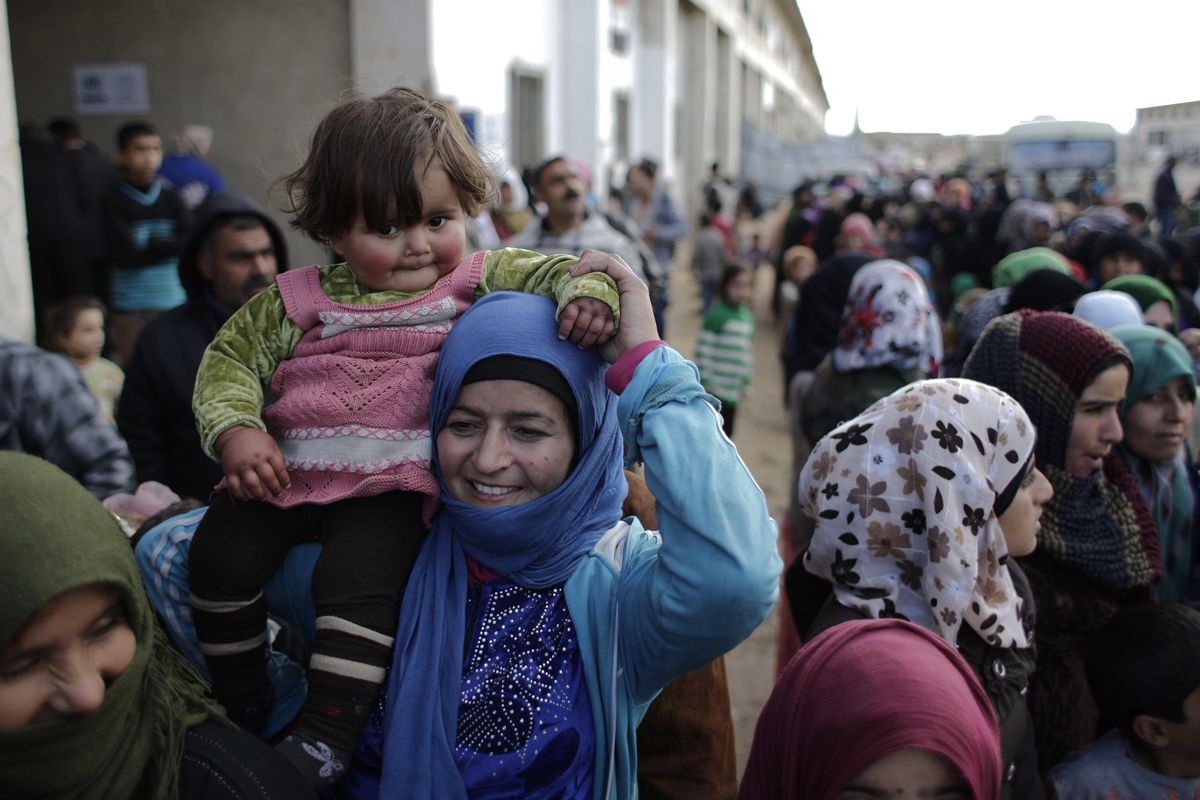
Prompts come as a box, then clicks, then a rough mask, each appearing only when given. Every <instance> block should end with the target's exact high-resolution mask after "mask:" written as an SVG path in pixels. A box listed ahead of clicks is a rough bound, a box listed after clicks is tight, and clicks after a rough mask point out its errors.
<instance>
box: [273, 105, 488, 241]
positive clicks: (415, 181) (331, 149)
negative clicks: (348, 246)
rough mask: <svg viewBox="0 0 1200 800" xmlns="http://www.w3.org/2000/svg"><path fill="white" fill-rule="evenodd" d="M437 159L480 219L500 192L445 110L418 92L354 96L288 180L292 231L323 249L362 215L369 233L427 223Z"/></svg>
mask: <svg viewBox="0 0 1200 800" xmlns="http://www.w3.org/2000/svg"><path fill="white" fill-rule="evenodd" d="M434 159H438V160H439V161H441V163H442V168H443V169H445V170H446V174H447V175H448V176H449V178H450V183H451V184H453V185H454V188H455V190H456V191H457V193H458V199H459V202H460V203H461V204H462V209H463V213H464V214H466V215H467V216H468V217H473V216H475V215H476V214H478V213H479V211H480V209H482V208H483V207H484V206H485V205H486V204H487V202H488V200H489V199H490V198H491V197H492V195H493V194H494V193H495V179H494V178H493V177H492V174H491V172H490V171H489V170H488V168H487V167H486V166H484V163H483V161H482V160H481V159H480V158H479V154H478V153H477V152H476V151H475V145H474V143H473V142H472V141H471V136H470V134H468V133H467V129H466V126H465V125H463V121H462V118H461V117H459V115H458V114H457V113H455V112H454V110H453V109H451V108H450V107H449V106H447V105H446V104H445V103H442V102H440V101H438V100H434V99H433V98H431V97H428V96H426V95H424V94H422V93H421V92H418V91H416V90H415V89H406V88H396V89H391V90H389V91H386V92H384V93H383V94H381V95H378V96H376V97H369V98H368V97H363V96H362V95H357V94H355V95H350V96H349V98H348V99H347V100H345V101H344V102H342V103H341V104H340V105H338V106H337V108H335V109H333V110H332V111H330V112H329V113H328V114H327V115H326V116H325V118H324V119H322V120H321V122H320V123H319V124H318V125H317V128H316V130H315V131H313V135H312V144H311V146H310V147H309V151H308V157H307V158H306V159H305V160H304V163H303V164H302V165H301V166H300V168H299V169H297V170H296V171H295V172H293V173H292V174H290V175H288V176H287V177H286V178H284V179H283V185H284V188H285V190H286V193H287V204H286V205H285V207H284V210H285V211H287V212H288V213H290V214H293V215H294V216H293V217H292V221H291V225H292V227H293V228H296V229H297V230H300V231H302V232H303V233H304V234H305V235H306V236H308V237H309V238H310V239H313V240H314V241H316V242H318V243H319V244H328V243H329V241H330V239H333V238H335V237H338V236H341V235H343V234H344V233H346V232H347V231H349V230H350V228H351V227H352V226H353V225H354V221H355V219H356V218H357V217H358V215H359V213H361V214H362V216H363V221H364V222H365V223H366V225H367V227H368V228H370V229H379V228H382V227H383V226H384V225H387V224H389V223H394V224H397V225H400V226H402V227H408V226H411V225H415V224H416V223H417V221H418V220H420V219H421V218H422V216H423V215H424V214H423V211H422V208H421V190H420V182H419V181H420V177H419V176H420V174H421V173H423V172H424V170H425V169H427V168H428V167H429V165H430V164H431V163H432V162H433V160H434Z"/></svg>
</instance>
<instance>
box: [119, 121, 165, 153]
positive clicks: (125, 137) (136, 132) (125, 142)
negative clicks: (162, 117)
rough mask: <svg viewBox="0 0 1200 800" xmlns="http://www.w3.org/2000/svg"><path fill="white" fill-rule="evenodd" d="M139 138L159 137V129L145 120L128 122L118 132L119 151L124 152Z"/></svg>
mask: <svg viewBox="0 0 1200 800" xmlns="http://www.w3.org/2000/svg"><path fill="white" fill-rule="evenodd" d="M139 136H158V129H157V128H155V127H154V126H153V125H151V124H150V123H149V122H146V121H145V120H137V121H135V122H127V123H125V124H124V125H122V126H121V129H120V130H118V131H117V149H118V150H124V149H125V148H126V147H129V143H130V142H132V141H133V140H134V139H136V138H138V137H139Z"/></svg>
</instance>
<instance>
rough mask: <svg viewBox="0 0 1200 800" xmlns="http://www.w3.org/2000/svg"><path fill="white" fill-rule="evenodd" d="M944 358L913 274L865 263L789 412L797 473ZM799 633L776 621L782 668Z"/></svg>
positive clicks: (794, 534)
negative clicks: (812, 453)
mask: <svg viewBox="0 0 1200 800" xmlns="http://www.w3.org/2000/svg"><path fill="white" fill-rule="evenodd" d="M941 360H942V332H941V326H940V324H939V322H938V316H937V311H936V310H935V309H934V307H933V303H932V301H931V300H930V297H929V292H928V291H927V290H926V288H925V284H924V283H923V282H922V281H921V279H920V278H919V277H918V276H917V273H916V272H914V271H913V270H911V269H910V268H908V267H907V266H905V265H904V264H902V263H900V262H899V261H892V260H882V261H872V262H870V263H868V264H864V265H863V266H862V267H861V268H859V270H858V272H856V273H855V275H854V278H853V279H852V280H851V282H850V289H849V292H848V293H847V295H846V303H845V306H844V309H843V311H842V318H841V323H840V325H839V327H838V338H837V344H836V346H835V347H834V349H833V350H832V351H831V352H830V353H829V354H828V355H827V356H825V358H824V359H823V360H822V361H821V363H820V365H819V366H818V367H817V369H816V371H815V372H814V373H813V379H812V384H811V387H810V388H809V389H808V391H807V393H806V394H805V395H804V397H803V402H801V403H798V404H797V405H798V407H795V406H794V407H793V408H792V410H791V413H792V415H793V417H792V431H793V435H794V436H795V437H796V441H795V442H794V444H795V448H794V450H795V452H796V453H800V454H802V455H797V456H796V458H795V462H794V466H795V469H796V474H797V475H799V473H800V470H801V468H802V467H803V464H804V458H806V457H807V455H808V453H809V450H810V449H811V443H813V442H816V441H817V440H818V439H820V438H821V437H822V436H824V435H825V434H827V433H829V431H831V430H832V429H833V428H834V427H835V426H837V424H838V423H839V422H841V421H842V420H847V419H850V418H851V417H853V416H855V415H857V414H858V413H860V412H861V411H862V410H863V409H865V408H866V407H867V406H869V405H871V404H872V403H874V402H875V401H876V400H880V399H882V398H884V397H887V396H888V395H889V394H891V393H892V392H894V391H896V390H897V389H899V388H900V387H901V386H905V385H907V384H909V383H912V382H913V381H917V380H921V379H922V378H929V377H935V376H936V375H937V374H938V370H939V369H940V368H941ZM796 486H797V481H795V480H793V482H792V497H791V504H790V508H789V511H788V522H789V525H788V526H787V528H786V529H785V530H786V533H785V536H784V560H785V561H786V562H787V563H788V564H792V566H791V568H789V570H788V574H789V576H790V575H791V574H793V573H794V572H795V571H797V570H799V571H800V572H803V568H802V567H801V566H800V563H799V561H798V560H797V558H796V557H797V556H798V555H799V554H800V553H801V552H803V550H804V548H805V547H806V546H807V545H808V540H809V537H810V536H811V535H812V521H811V520H809V519H808V518H807V517H806V516H805V515H804V514H803V513H801V509H800V500H799V497H798V496H797V495H796V494H795V492H796ZM787 584H788V586H789V588H788V591H789V592H791V591H792V589H791V588H790V587H791V586H792V585H793V584H795V581H794V580H793V579H792V578H791V577H789V578H787ZM801 632H802V630H801ZM796 633H797V631H796V626H795V625H793V624H792V621H791V619H790V616H789V614H788V611H787V609H786V608H785V609H784V610H783V613H782V614H781V615H780V620H779V640H778V645H777V646H778V658H777V665H776V666H777V668H778V669H779V670H782V669H783V667H784V665H785V664H787V662H788V659H789V658H791V656H792V653H794V652H795V651H796V648H797V647H799V646H800V640H799V638H798V637H797V635H796Z"/></svg>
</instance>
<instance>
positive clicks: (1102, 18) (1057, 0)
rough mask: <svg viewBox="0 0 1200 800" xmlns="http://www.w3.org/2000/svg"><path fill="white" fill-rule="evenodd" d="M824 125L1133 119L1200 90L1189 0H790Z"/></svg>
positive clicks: (990, 125) (1123, 125)
mask: <svg viewBox="0 0 1200 800" xmlns="http://www.w3.org/2000/svg"><path fill="white" fill-rule="evenodd" d="M798 4H799V6H800V12H801V14H802V15H803V17H804V22H805V24H806V25H807V27H808V32H809V36H810V37H811V38H812V42H813V52H814V54H815V55H816V59H817V66H818V68H819V69H820V70H821V79H822V81H823V82H824V84H825V93H826V95H827V96H828V98H829V105H830V109H829V113H828V115H827V116H826V118H825V120H826V124H825V127H826V130H827V131H828V132H829V133H831V134H846V133H849V132H850V130H851V128H852V127H853V125H854V114H855V110H856V109H857V111H858V114H859V123H860V125H861V126H862V129H863V130H864V131H900V132H910V133H915V132H932V133H946V134H952V133H970V134H989V133H1003V132H1004V131H1005V130H1007V129H1008V128H1009V127H1010V126H1012V125H1015V124H1016V123H1018V122H1022V121H1024V120H1029V119H1032V118H1033V117H1035V116H1038V115H1043V114H1044V115H1050V116H1053V117H1057V118H1058V119H1064V120H1065V119H1084V120H1094V121H1099V122H1107V123H1109V124H1111V125H1113V126H1114V127H1116V128H1117V129H1118V130H1119V131H1122V132H1124V131H1127V130H1129V128H1130V127H1132V126H1133V123H1134V118H1135V111H1136V109H1138V108H1144V107H1146V106H1155V105H1165V104H1168V103H1183V102H1188V101H1191V100H1200V57H1198V56H1200V51H1198V46H1200V0H1135V1H1134V2H1112V3H1098V2H1087V3H1084V2H1077V0H1003V1H1002V2H982V1H981V0H891V1H890V2H888V0H798Z"/></svg>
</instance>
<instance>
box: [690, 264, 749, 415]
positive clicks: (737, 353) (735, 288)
mask: <svg viewBox="0 0 1200 800" xmlns="http://www.w3.org/2000/svg"><path fill="white" fill-rule="evenodd" d="M752 277H753V273H752V272H751V271H750V270H749V269H747V268H746V267H743V266H742V265H740V264H730V265H729V266H727V267H725V269H724V271H723V272H722V273H721V280H720V283H719V284H718V286H717V289H718V294H719V300H718V301H717V302H716V303H715V304H714V305H713V307H712V310H711V311H709V312H708V316H706V317H705V318H704V327H703V329H701V331H700V340H699V341H698V342H697V343H696V364H697V366H699V367H700V381H701V383H703V384H704V388H705V389H707V390H708V391H709V392H711V393H712V394H714V395H716V397H717V398H718V399H719V400H720V401H721V419H722V420H724V424H723V425H722V426H721V427H722V429H724V431H725V435H726V436H729V437H730V438H732V437H733V418H734V415H735V414H736V413H737V406H738V402H739V401H741V399H742V397H743V396H744V395H745V394H746V389H748V388H749V387H750V376H751V375H752V374H753V372H754V315H753V314H751V313H750V299H751V297H752V296H753V292H754V285H753V283H752Z"/></svg>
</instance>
